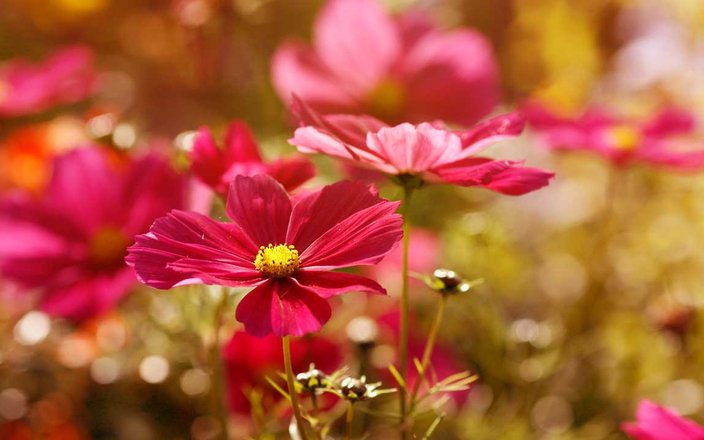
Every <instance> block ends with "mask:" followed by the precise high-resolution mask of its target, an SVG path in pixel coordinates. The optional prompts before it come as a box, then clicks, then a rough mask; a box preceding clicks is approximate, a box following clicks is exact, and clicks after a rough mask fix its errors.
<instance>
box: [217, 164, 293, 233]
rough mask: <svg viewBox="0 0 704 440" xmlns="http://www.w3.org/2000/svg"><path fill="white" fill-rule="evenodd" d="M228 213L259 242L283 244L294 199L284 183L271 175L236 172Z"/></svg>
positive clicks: (231, 187)
mask: <svg viewBox="0 0 704 440" xmlns="http://www.w3.org/2000/svg"><path fill="white" fill-rule="evenodd" d="M227 215H228V216H229V217H230V218H231V219H232V220H233V221H234V222H235V224H237V225H238V226H239V227H240V228H241V229H242V230H243V231H244V232H245V233H246V234H247V235H248V236H249V238H250V239H251V240H252V242H253V243H255V244H256V245H257V246H266V245H267V244H283V243H284V242H285V240H286V229H287V228H288V222H289V218H290V216H291V201H290V200H289V198H288V194H286V190H284V188H283V187H282V186H281V184H279V183H278V182H277V181H276V180H274V179H273V178H272V177H270V176H266V175H257V176H252V177H246V176H237V177H236V178H235V180H233V181H232V183H231V184H230V192H229V194H228V196H227Z"/></svg>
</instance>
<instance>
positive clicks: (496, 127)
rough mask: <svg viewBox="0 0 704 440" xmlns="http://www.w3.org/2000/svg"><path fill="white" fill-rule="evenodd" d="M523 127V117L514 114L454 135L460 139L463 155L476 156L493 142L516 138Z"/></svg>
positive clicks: (487, 121) (501, 116)
mask: <svg viewBox="0 0 704 440" xmlns="http://www.w3.org/2000/svg"><path fill="white" fill-rule="evenodd" d="M525 125H526V117H525V115H523V114H521V113H517V112H516V113H509V114H505V115H499V116H495V117H493V118H491V119H488V120H486V121H483V122H480V123H479V124H477V125H475V126H474V127H472V128H470V129H468V130H460V131H457V132H455V134H457V135H458V136H459V137H460V140H461V141H462V148H464V151H463V152H464V153H465V154H467V153H470V154H476V153H478V152H480V151H482V150H483V149H485V148H486V147H488V146H489V145H491V144H493V143H495V142H498V141H501V140H503V139H508V138H512V137H515V136H518V135H519V134H521V133H522V132H523V129H524V128H525Z"/></svg>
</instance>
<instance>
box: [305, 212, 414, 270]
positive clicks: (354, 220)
mask: <svg viewBox="0 0 704 440" xmlns="http://www.w3.org/2000/svg"><path fill="white" fill-rule="evenodd" d="M398 205H399V204H398V202H382V203H377V204H376V205H373V206H370V207H369V208H365V209H363V210H361V211H358V212H356V213H354V214H352V215H351V216H349V217H347V218H346V219H344V220H343V221H341V222H340V223H338V224H337V225H336V226H334V227H333V228H331V229H329V230H328V231H327V232H325V233H324V234H322V235H321V236H320V237H318V238H317V239H316V240H315V241H314V242H313V243H311V245H310V246H308V248H307V249H306V250H305V251H303V252H302V253H301V255H300V260H301V266H302V267H304V268H308V269H309V270H327V269H335V268H341V267H347V266H356V265H363V264H374V263H377V262H379V261H380V260H381V259H382V258H384V256H385V255H386V254H387V253H388V252H389V251H390V250H391V249H392V248H393V247H394V246H395V245H396V243H398V242H399V240H401V237H402V236H403V232H402V231H401V223H402V219H401V216H400V215H398V214H396V213H395V211H396V208H397V207H398Z"/></svg>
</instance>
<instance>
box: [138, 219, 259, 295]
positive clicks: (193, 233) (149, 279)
mask: <svg viewBox="0 0 704 440" xmlns="http://www.w3.org/2000/svg"><path fill="white" fill-rule="evenodd" d="M256 254H257V246H256V245H255V244H254V243H253V242H252V241H251V240H250V239H249V237H248V236H247V235H245V234H244V233H243V232H242V231H241V230H240V229H239V228H238V227H237V226H236V225H233V224H228V223H219V222H216V221H215V220H213V219H211V218H209V217H206V216H204V215H201V214H196V213H194V212H185V211H172V212H171V213H169V214H168V215H167V216H166V217H162V218H160V219H157V220H156V221H155V222H154V224H153V225H152V227H151V229H150V231H149V233H147V234H143V235H139V236H137V239H136V243H135V244H134V245H132V246H131V247H130V248H129V249H128V255H127V258H126V261H127V264H128V265H130V266H132V267H133V268H134V270H135V272H136V273H137V277H138V278H139V280H140V281H142V282H143V283H145V284H148V285H150V286H152V287H156V288H158V289H168V288H171V287H173V286H175V285H183V284H192V283H207V284H223V285H228V286H251V285H253V284H256V283H257V282H259V281H260V280H261V274H260V273H259V272H258V271H257V270H255V269H254V265H253V261H254V258H255V256H256Z"/></svg>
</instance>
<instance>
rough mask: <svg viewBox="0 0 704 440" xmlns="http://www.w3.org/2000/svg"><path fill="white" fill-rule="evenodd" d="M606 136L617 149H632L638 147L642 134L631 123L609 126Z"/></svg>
mask: <svg viewBox="0 0 704 440" xmlns="http://www.w3.org/2000/svg"><path fill="white" fill-rule="evenodd" d="M607 136H608V137H609V139H610V140H611V141H612V142H613V143H614V146H616V148H618V149H619V150H634V149H636V148H638V146H639V145H640V143H641V141H642V140H643V135H642V134H641V133H640V131H638V129H637V128H635V127H633V126H631V125H616V126H615V127H611V128H610V129H609V130H608V132H607Z"/></svg>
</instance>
